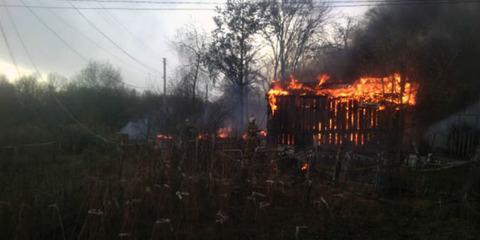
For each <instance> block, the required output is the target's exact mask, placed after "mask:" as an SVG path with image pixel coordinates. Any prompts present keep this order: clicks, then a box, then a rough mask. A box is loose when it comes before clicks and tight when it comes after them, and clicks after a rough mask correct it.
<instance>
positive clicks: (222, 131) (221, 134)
mask: <svg viewBox="0 0 480 240" xmlns="http://www.w3.org/2000/svg"><path fill="white" fill-rule="evenodd" d="M231 133H232V128H230V127H226V128H219V129H218V131H217V137H218V138H221V139H225V138H229V137H230V135H231Z"/></svg>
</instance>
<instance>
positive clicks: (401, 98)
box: [268, 73, 418, 115]
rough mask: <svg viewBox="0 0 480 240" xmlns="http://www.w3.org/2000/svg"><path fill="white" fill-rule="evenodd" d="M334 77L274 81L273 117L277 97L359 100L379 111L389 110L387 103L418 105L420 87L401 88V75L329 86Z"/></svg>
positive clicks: (270, 100)
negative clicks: (302, 81) (312, 96)
mask: <svg viewBox="0 0 480 240" xmlns="http://www.w3.org/2000/svg"><path fill="white" fill-rule="evenodd" d="M329 79H330V77H329V76H328V75H326V74H322V75H320V76H319V77H318V78H317V81H318V83H317V84H315V85H313V84H305V83H301V82H299V81H298V80H297V79H295V78H294V77H291V79H290V81H288V82H287V84H286V87H285V86H282V84H280V82H279V81H274V82H273V86H272V88H271V89H270V91H268V102H269V105H270V109H271V111H272V115H274V114H275V111H276V110H277V109H278V106H277V99H276V97H277V96H288V95H293V94H296V95H322V96H327V97H329V98H335V99H340V100H351V99H353V100H357V101H359V102H363V103H375V104H379V109H380V110H382V109H384V108H385V103H393V104H398V105H400V104H405V105H415V97H416V94H417V89H418V86H417V85H416V84H413V83H410V82H406V83H405V84H404V86H403V89H402V86H401V77H400V74H398V73H395V74H393V75H391V76H388V77H362V78H360V79H358V80H357V81H355V82H354V83H353V84H348V85H345V84H343V85H336V86H333V87H325V84H326V83H327V82H328V80H329Z"/></svg>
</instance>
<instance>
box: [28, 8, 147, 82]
mask: <svg viewBox="0 0 480 240" xmlns="http://www.w3.org/2000/svg"><path fill="white" fill-rule="evenodd" d="M20 1H21V2H22V3H23V5H24V6H25V7H26V8H27V9H28V10H29V11H30V13H31V14H32V15H33V16H34V17H35V18H36V19H37V20H38V21H39V22H40V23H41V24H42V25H43V26H44V27H46V28H47V29H48V30H50V32H52V33H53V34H54V35H55V36H56V37H57V38H58V39H59V40H60V41H62V43H63V44H65V46H67V47H68V48H69V49H70V50H71V51H73V52H74V53H75V54H76V55H77V56H78V57H80V58H81V59H82V60H84V61H86V62H88V59H87V58H86V57H84V56H83V55H82V54H81V53H80V52H78V51H77V50H76V49H75V48H74V47H73V46H72V45H70V44H69V43H68V42H67V41H66V40H65V39H64V38H62V36H61V35H60V34H58V33H57V32H56V31H55V30H54V29H53V28H51V27H50V26H49V25H48V24H47V23H46V22H45V21H43V19H42V18H41V17H40V16H39V15H38V14H36V13H35V11H33V9H31V8H30V7H28V6H27V5H25V2H23V0H20ZM50 10H51V9H50ZM122 83H124V84H125V85H128V86H131V87H134V88H138V89H147V88H146V87H139V86H135V85H133V84H130V83H126V82H123V81H122Z"/></svg>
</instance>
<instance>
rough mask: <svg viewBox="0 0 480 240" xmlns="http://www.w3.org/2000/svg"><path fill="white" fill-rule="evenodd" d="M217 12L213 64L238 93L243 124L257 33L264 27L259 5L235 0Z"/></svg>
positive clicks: (210, 55)
mask: <svg viewBox="0 0 480 240" xmlns="http://www.w3.org/2000/svg"><path fill="white" fill-rule="evenodd" d="M217 13H218V15H217V16H216V17H215V18H214V21H215V24H216V29H215V30H214V31H213V42H212V44H211V48H210V52H209V55H208V56H209V63H210V66H212V68H214V69H217V70H218V71H219V72H220V73H222V74H223V77H224V79H225V80H226V82H227V83H228V84H231V85H232V86H233V87H234V89H235V92H237V93H238V100H239V108H240V109H239V110H240V111H239V112H240V113H239V115H240V116H239V124H240V126H242V127H243V125H244V120H245V104H244V102H245V95H246V90H247V88H248V87H249V86H250V85H252V83H253V80H254V77H253V73H254V72H255V69H254V66H255V62H256V53H257V49H256V45H255V43H254V40H255V39H254V36H255V35H256V34H257V33H258V31H259V30H260V28H261V25H260V20H259V17H258V14H259V5H258V4H257V3H255V2H254V1H244V0H232V1H228V2H227V3H226V4H225V7H223V8H217Z"/></svg>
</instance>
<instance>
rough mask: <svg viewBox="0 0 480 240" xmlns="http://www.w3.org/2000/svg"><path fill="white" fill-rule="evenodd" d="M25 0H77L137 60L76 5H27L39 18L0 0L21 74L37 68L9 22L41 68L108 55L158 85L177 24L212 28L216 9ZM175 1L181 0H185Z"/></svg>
mask: <svg viewBox="0 0 480 240" xmlns="http://www.w3.org/2000/svg"><path fill="white" fill-rule="evenodd" d="M23 1H24V3H25V4H26V5H28V6H55V7H71V6H72V5H71V4H75V7H77V8H80V11H81V13H82V14H84V16H85V17H86V18H87V19H88V20H89V21H91V22H93V24H94V25H95V26H96V27H97V28H98V29H100V30H101V31H102V32H103V33H104V34H105V35H107V36H108V37H109V38H111V39H112V40H113V41H114V42H115V44H118V45H119V46H120V47H121V48H122V49H124V51H126V52H127V54H130V55H131V56H132V57H133V58H135V59H136V60H138V61H140V62H141V63H137V62H135V60H132V59H131V58H129V57H128V56H127V55H126V54H125V52H123V51H122V50H120V49H119V48H117V47H116V46H115V45H114V44H113V43H111V42H110V41H109V40H107V39H106V38H105V37H104V36H103V35H102V34H101V33H99V32H98V31H96V30H95V28H94V27H93V26H91V25H89V23H88V22H87V21H86V20H85V19H83V18H82V16H81V15H80V14H79V13H78V12H77V11H76V10H75V9H64V8H60V9H58V8H57V9H45V8H32V9H31V10H32V11H34V12H35V14H36V15H37V16H38V17H39V18H40V20H38V19H37V18H36V17H35V16H34V15H32V13H31V12H30V11H29V9H27V8H21V7H19V6H22V5H23V3H22V1H21V0H0V5H3V6H0V22H1V24H2V26H3V28H4V31H5V34H6V37H7V41H8V44H9V45H10V48H11V50H12V53H13V57H14V58H15V61H16V63H17V66H18V67H19V70H20V74H30V73H34V72H35V70H34V69H35V68H34V66H33V64H32V63H31V62H30V60H29V58H28V55H27V53H26V51H25V50H24V49H23V47H22V43H21V41H20V39H19V37H18V35H17V33H16V31H15V28H14V25H13V23H15V25H16V26H17V30H18V33H19V34H20V36H21V38H22V39H23V41H24V43H25V46H26V47H27V49H28V51H29V53H30V55H31V57H32V59H33V62H34V64H35V65H37V67H38V69H39V71H40V72H42V74H45V75H46V74H48V73H50V72H55V73H59V74H61V75H64V76H66V77H71V76H72V75H74V74H75V73H77V72H78V71H79V70H80V69H81V68H82V67H84V65H85V64H86V61H87V60H96V61H109V62H110V63H112V64H113V65H114V66H115V67H117V68H119V69H120V70H121V72H122V75H123V77H124V81H125V82H127V83H129V84H133V85H136V86H139V87H147V88H152V87H155V88H160V87H161V86H162V85H161V84H162V83H161V82H162V81H161V80H160V79H161V76H162V66H161V61H162V58H164V57H165V58H167V75H168V74H169V73H173V70H174V69H175V67H176V66H177V65H178V60H177V58H176V54H175V52H174V51H173V50H172V49H171V47H170V41H171V40H172V39H174V37H175V33H176V31H177V29H179V28H181V27H183V26H185V25H187V24H193V25H194V26H197V27H200V28H202V29H203V30H205V31H210V30H212V29H213V27H214V23H213V20H212V17H213V16H214V15H215V12H214V11H213V10H196V9H199V8H208V9H213V7H214V5H207V4H202V5H192V4H169V5H165V4H137V3H136V4H128V3H105V2H103V3H99V2H95V1H74V2H67V1H64V0H63V1H62V0H23ZM177 1H180V2H185V1H184V0H177ZM202 1H208V0H202ZM5 5H7V6H8V10H9V12H7V9H6V7H5ZM104 7H105V8H124V7H130V8H157V9H159V8H169V9H170V10H152V11H138V10H137V11H132V10H116V9H108V10H106V9H103V8H104ZM82 8H97V9H82ZM173 8H176V9H178V8H181V9H185V8H189V10H172V9H173ZM192 9H193V10H192ZM366 9H367V7H348V8H335V9H334V12H336V13H341V14H344V15H349V16H360V15H361V14H363V13H364V12H365V10H366ZM8 13H10V15H9V14H8ZM9 16H11V17H12V18H10V17H9ZM12 20H13V23H12ZM41 21H42V22H44V23H45V24H46V25H48V27H49V28H50V29H52V30H54V31H55V32H56V34H58V36H60V37H61V38H63V40H64V41H65V42H67V43H68V45H70V46H71V48H73V49H75V51H76V52H77V53H78V54H77V53H75V51H73V50H71V49H70V48H69V47H67V46H66V45H65V44H64V43H63V41H62V40H60V39H59V38H58V37H57V36H56V35H55V33H53V32H52V31H50V30H49V29H48V28H46V27H45V26H44V25H42V23H41ZM0 39H1V40H0V74H5V75H7V77H9V78H10V79H14V78H16V76H17V73H16V69H15V67H14V64H13V63H12V60H11V57H10V55H9V53H8V50H7V44H6V42H5V40H4V39H3V38H1V37H0ZM79 55H80V56H79ZM83 58H85V59H87V60H85V59H83ZM145 65H147V66H145ZM152 68H154V69H152Z"/></svg>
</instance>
